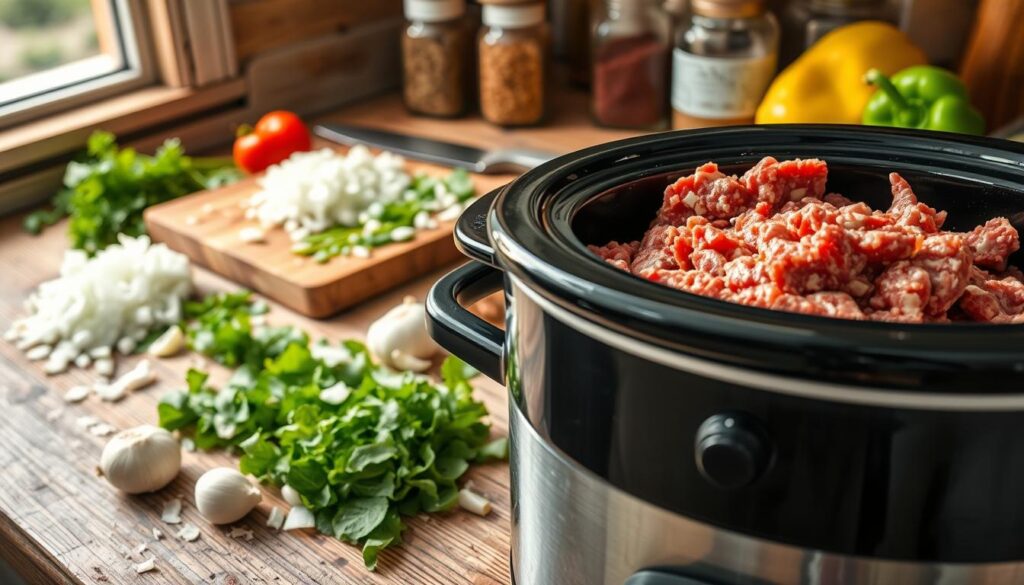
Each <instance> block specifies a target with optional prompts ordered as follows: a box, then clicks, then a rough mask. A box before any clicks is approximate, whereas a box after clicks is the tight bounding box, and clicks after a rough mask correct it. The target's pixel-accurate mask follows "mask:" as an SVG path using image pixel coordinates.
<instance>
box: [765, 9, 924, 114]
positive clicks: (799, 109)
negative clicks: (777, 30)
mask: <svg viewBox="0 0 1024 585" xmlns="http://www.w3.org/2000/svg"><path fill="white" fill-rule="evenodd" d="M924 63H927V60H926V58H925V55H924V52H922V51H921V49H919V48H917V47H916V46H914V44H913V43H911V42H910V39H908V38H907V36H906V35H904V34H903V33H902V32H900V30H899V29H897V28H896V27H894V26H892V25H891V24H888V23H885V22H878V21H871V20H869V21H863V22H856V23H853V24H849V25H846V26H843V27H840V28H837V29H836V30H834V31H832V32H830V33H828V34H827V35H825V36H823V37H821V39H820V40H819V41H818V42H817V43H815V44H814V45H812V46H811V47H810V48H809V49H807V51H806V52H804V54H803V55H801V56H800V58H799V59H797V60H796V61H794V62H793V63H792V64H791V65H790V66H789V67H786V69H785V70H783V72H782V73H780V74H779V76H778V77H776V78H775V81H774V82H772V85H771V87H769V88H768V93H766V94H765V96H764V100H763V101H762V102H761V105H760V106H759V107H758V108H757V115H756V117H755V121H756V122H757V123H758V124H796V123H821V124H860V121H861V115H862V113H863V112H864V106H866V105H867V103H868V100H869V99H870V98H871V95H872V94H874V93H875V88H874V87H873V86H872V85H870V84H867V83H865V82H864V74H865V73H867V71H868V69H872V68H874V69H878V70H880V71H882V73H885V74H886V75H892V74H894V73H896V72H897V71H900V70H902V69H905V68H907V67H910V66H911V65H921V64H924Z"/></svg>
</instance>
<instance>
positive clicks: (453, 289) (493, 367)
mask: <svg viewBox="0 0 1024 585" xmlns="http://www.w3.org/2000/svg"><path fill="white" fill-rule="evenodd" d="M501 286H502V274H501V271H500V270H498V269H496V268H492V267H490V266H487V265H485V264H480V263H478V262H469V263H467V264H463V265H462V266H460V267H458V268H456V269H455V270H453V271H451V272H449V273H448V274H446V275H445V276H444V277H442V278H441V280H438V281H437V283H435V284H434V286H433V287H432V288H431V289H430V292H429V293H428V294H427V307H426V308H427V331H429V332H430V336H431V337H433V338H434V341H436V342H437V343H438V344H439V345H440V346H441V347H443V348H445V349H446V350H448V351H450V352H451V353H453V354H455V355H457V356H459V357H460V358H462V359H463V360H465V361H466V363H468V364H469V365H471V366H473V367H474V368H476V369H477V370H480V372H481V373H483V374H484V375H486V376H487V377H489V378H491V379H493V380H495V381H497V382H500V383H504V379H503V377H502V371H501V355H502V347H503V345H504V343H505V332H504V331H502V330H501V329H498V328H497V327H495V326H494V325H491V324H490V323H488V322H487V321H484V320H483V319H481V318H479V317H477V316H476V315H474V314H473V313H470V312H469V311H467V310H466V308H465V306H466V305H471V304H473V303H474V302H476V301H477V300H479V299H482V298H483V297H485V296H487V295H489V294H491V293H493V292H495V291H497V290H499V289H500V288H501Z"/></svg>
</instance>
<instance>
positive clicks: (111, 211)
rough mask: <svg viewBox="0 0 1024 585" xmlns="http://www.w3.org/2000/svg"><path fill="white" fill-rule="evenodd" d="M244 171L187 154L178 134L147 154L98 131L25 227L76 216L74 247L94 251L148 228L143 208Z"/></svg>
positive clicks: (36, 230) (36, 229) (72, 226)
mask: <svg viewBox="0 0 1024 585" xmlns="http://www.w3.org/2000/svg"><path fill="white" fill-rule="evenodd" d="M240 176H241V174H240V172H239V171H238V170H237V168H235V166H234V165H233V164H232V163H231V161H230V159H199V158H190V157H187V156H185V152H184V150H183V149H182V147H181V143H180V142H179V141H178V140H177V139H170V140H167V141H166V142H164V144H163V146H161V147H160V148H159V149H157V151H156V154H154V155H153V156H147V155H143V154H139V153H137V152H135V150H134V149H131V148H118V146H117V142H116V141H115V137H114V135H113V134H111V133H109V132H99V131H97V132H93V133H92V135H91V136H90V137H89V141H88V144H87V148H86V153H85V155H84V156H83V157H82V158H81V159H80V160H76V161H72V162H70V163H68V166H67V169H66V170H65V172H64V188H63V189H62V190H61V191H60V192H59V193H57V195H56V196H54V198H53V201H52V204H53V207H52V209H47V210H43V211H38V212H36V213H33V214H31V215H29V216H28V217H27V218H26V219H25V224H24V226H25V229H26V230H28V231H30V232H32V233H39V232H40V231H41V230H42V229H43V228H44V227H46V226H48V225H52V224H54V223H56V222H58V221H60V220H61V219H62V218H64V217H65V216H70V218H71V220H70V222H69V223H68V238H69V239H70V240H71V246H72V247H74V248H80V249H83V250H85V251H87V252H89V253H90V254H91V253H94V252H96V251H98V250H102V249H103V248H105V247H107V246H109V245H110V244H112V243H114V242H116V241H117V234H119V233H123V234H127V235H129V236H139V235H142V234H144V233H145V232H146V229H145V225H144V224H143V222H142V211H143V210H144V209H146V208H147V207H149V206H150V205H154V204H156V203H161V202H164V201H168V200H170V199H174V198H176V197H181V196H182V195H186V194H188V193H192V192H194V191H199V190H200V189H207V188H213V187H217V186H221V185H224V184H227V183H231V182H234V181H236V180H237V179H238V178H239V177H240Z"/></svg>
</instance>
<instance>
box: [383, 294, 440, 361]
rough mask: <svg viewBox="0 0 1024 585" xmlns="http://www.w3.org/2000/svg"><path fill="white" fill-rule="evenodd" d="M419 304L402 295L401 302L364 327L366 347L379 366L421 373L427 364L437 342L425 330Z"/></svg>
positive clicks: (425, 324) (424, 319)
mask: <svg viewBox="0 0 1024 585" xmlns="http://www.w3.org/2000/svg"><path fill="white" fill-rule="evenodd" d="M426 319H427V314H426V309H425V308H424V307H423V303H418V302H416V299H415V298H413V297H405V299H404V300H403V301H402V304H401V305H398V306H397V307H395V308H393V309H391V310H390V311H388V312H387V313H385V314H384V316H383V317H381V318H380V319H377V320H376V321H374V322H373V324H371V325H370V328H369V329H367V330H366V346H367V348H369V350H370V353H372V354H373V355H374V357H376V358H377V360H378V361H380V363H382V364H383V365H385V366H387V367H389V368H392V369H395V370H408V371H413V372H422V371H424V370H426V369H428V368H429V367H430V364H431V362H430V358H432V357H433V356H434V354H436V353H437V349H438V348H437V344H436V343H434V340H433V339H431V337H430V334H429V333H427V321H426Z"/></svg>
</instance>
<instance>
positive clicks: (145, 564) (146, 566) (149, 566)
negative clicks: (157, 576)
mask: <svg viewBox="0 0 1024 585" xmlns="http://www.w3.org/2000/svg"><path fill="white" fill-rule="evenodd" d="M153 569H156V558H155V557H150V558H148V559H146V560H144V561H142V562H141V563H139V564H137V565H135V572H136V573H138V574H140V575H141V574H142V573H147V572H149V571H152V570H153Z"/></svg>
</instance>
